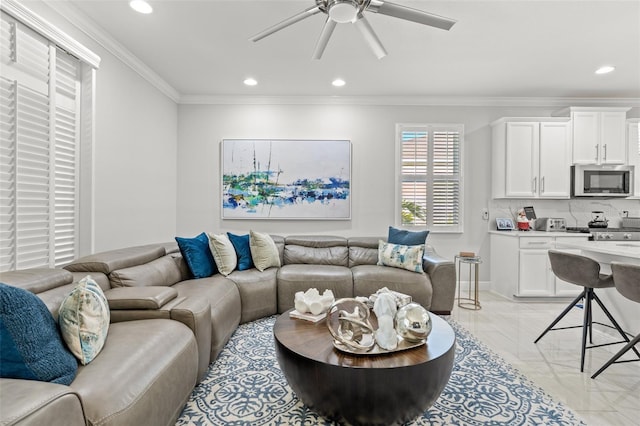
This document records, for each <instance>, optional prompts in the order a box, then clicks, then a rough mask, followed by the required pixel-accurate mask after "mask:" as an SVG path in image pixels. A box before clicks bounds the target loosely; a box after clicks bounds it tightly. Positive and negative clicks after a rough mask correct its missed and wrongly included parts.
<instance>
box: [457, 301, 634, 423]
mask: <svg viewBox="0 0 640 426" xmlns="http://www.w3.org/2000/svg"><path fill="white" fill-rule="evenodd" d="M480 302H481V305H482V309H481V310H478V311H471V310H466V309H461V308H459V307H458V306H457V304H456V306H455V308H454V310H453V312H452V313H451V317H452V318H453V319H454V320H456V321H457V322H458V323H459V324H461V325H463V326H464V327H465V328H466V329H467V330H469V331H470V332H471V333H473V334H474V335H475V336H476V337H477V338H478V340H480V341H482V342H483V343H484V344H485V345H487V346H488V347H489V348H490V349H491V350H493V351H494V352H496V353H497V354H499V355H500V356H502V357H503V358H504V359H505V360H506V361H508V362H509V363H511V364H512V365H513V366H514V367H515V368H517V369H518V370H520V372H522V373H523V374H524V375H525V376H527V377H528V378H529V379H530V380H532V381H533V382H534V383H535V384H537V385H538V386H540V387H541V388H543V389H544V390H545V391H546V392H547V393H548V394H550V395H551V396H554V397H555V398H557V399H558V400H559V401H560V402H562V403H564V404H565V405H566V406H568V407H570V408H571V409H572V410H573V411H574V412H575V413H576V414H578V415H579V416H580V417H581V418H582V419H583V420H584V421H585V422H586V423H587V425H590V426H591V425H593V426H608V425H612V426H613V425H615V426H626V425H630V426H631V425H634V426H637V425H640V362H630V363H623V364H614V365H612V366H610V367H609V368H608V369H607V370H605V371H604V372H603V373H601V374H600V375H599V376H598V377H597V378H596V379H591V375H592V374H593V373H594V372H595V371H597V370H598V369H599V368H600V367H601V366H602V365H603V364H604V363H606V362H607V360H608V359H609V358H611V356H612V355H613V354H615V353H616V352H617V351H618V350H619V349H620V348H621V347H622V346H621V345H612V346H606V347H601V348H595V349H588V350H587V354H586V358H585V367H584V373H581V372H580V341H581V329H573V330H561V331H552V332H549V333H547V335H545V336H544V337H543V338H542V339H541V340H540V341H539V342H538V344H534V343H533V341H534V340H535V339H536V338H537V337H538V335H539V334H540V333H541V332H542V331H543V330H544V329H545V328H546V327H547V326H548V325H549V324H550V323H551V321H552V320H553V319H554V318H555V317H556V316H557V315H558V314H559V313H560V312H562V310H563V309H564V307H565V306H566V305H567V303H565V302H561V303H558V302H548V303H540V302H513V301H509V300H506V299H504V298H502V297H500V296H497V295H495V294H493V293H490V292H484V291H481V292H480ZM581 323H582V310H581V309H579V308H575V309H573V311H572V312H570V314H569V315H567V316H566V317H565V319H563V321H562V322H561V323H560V324H558V326H571V325H578V324H581ZM597 327H598V326H597V325H595V326H594V344H597V343H605V342H607V341H612V340H611V337H610V336H609V335H608V334H605V333H603V332H601V331H597V330H596V328H597ZM627 331H628V332H631V333H634V334H635V333H637V332H640V330H627ZM636 347H638V348H639V349H640V345H637V346H636ZM629 354H633V352H629V353H628V354H627V355H625V357H624V358H623V359H631V358H632V357H631V356H630V355H629ZM634 356H635V355H634Z"/></svg>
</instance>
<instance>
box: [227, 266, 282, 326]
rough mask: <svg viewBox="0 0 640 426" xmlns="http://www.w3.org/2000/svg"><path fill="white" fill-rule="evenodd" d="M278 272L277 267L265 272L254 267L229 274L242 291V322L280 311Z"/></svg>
mask: <svg viewBox="0 0 640 426" xmlns="http://www.w3.org/2000/svg"><path fill="white" fill-rule="evenodd" d="M277 274H278V269H277V268H269V269H266V270H264V271H263V272H260V271H258V270H257V269H256V268H253V269H247V270H245V271H233V273H231V274H230V275H229V279H230V280H231V281H233V282H234V283H235V284H236V286H237V287H238V291H239V292H240V299H241V301H242V315H241V317H240V322H241V323H245V322H249V321H253V320H256V319H258V318H263V317H266V316H269V315H273V314H275V313H277V312H278V289H277V279H276V277H277Z"/></svg>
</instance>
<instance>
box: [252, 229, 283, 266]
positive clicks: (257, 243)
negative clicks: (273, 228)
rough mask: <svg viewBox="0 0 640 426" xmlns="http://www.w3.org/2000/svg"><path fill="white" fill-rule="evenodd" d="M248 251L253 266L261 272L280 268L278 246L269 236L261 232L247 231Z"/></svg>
mask: <svg viewBox="0 0 640 426" xmlns="http://www.w3.org/2000/svg"><path fill="white" fill-rule="evenodd" d="M249 249H250V250H251V257H252V258H253V264H254V265H255V267H256V269H258V271H260V272H262V271H264V270H265V269H267V268H270V267H272V266H275V267H280V254H279V253H278V246H276V243H275V242H274V241H273V238H271V235H269V234H264V233H262V232H254V231H249Z"/></svg>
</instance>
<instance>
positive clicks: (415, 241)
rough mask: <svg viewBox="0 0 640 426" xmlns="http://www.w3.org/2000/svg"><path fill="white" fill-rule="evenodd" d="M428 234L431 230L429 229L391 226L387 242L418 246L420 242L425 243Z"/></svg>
mask: <svg viewBox="0 0 640 426" xmlns="http://www.w3.org/2000/svg"><path fill="white" fill-rule="evenodd" d="M428 235H429V231H427V230H424V231H409V230H406V229H398V228H394V227H393V226H390V227H389V236H388V237H387V242H388V243H391V244H401V245H403V246H418V245H420V244H425V241H426V240H427V236H428Z"/></svg>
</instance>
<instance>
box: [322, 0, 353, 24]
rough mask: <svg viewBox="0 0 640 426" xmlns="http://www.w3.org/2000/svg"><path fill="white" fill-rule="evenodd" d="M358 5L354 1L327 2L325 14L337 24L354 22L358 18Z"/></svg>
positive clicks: (334, 0) (331, 0)
mask: <svg viewBox="0 0 640 426" xmlns="http://www.w3.org/2000/svg"><path fill="white" fill-rule="evenodd" d="M359 9H360V5H359V4H358V2H357V1H355V0H329V1H328V2H327V13H328V14H329V16H330V17H331V19H332V20H334V21H336V22H337V23H339V24H346V23H347V22H354V21H355V20H356V17H357V16H358V12H359Z"/></svg>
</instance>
